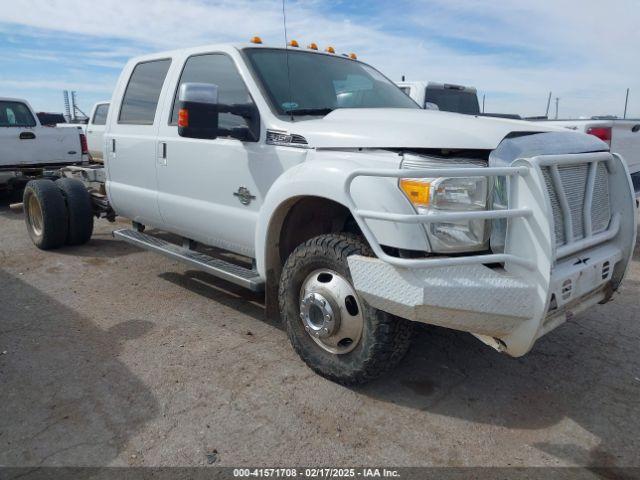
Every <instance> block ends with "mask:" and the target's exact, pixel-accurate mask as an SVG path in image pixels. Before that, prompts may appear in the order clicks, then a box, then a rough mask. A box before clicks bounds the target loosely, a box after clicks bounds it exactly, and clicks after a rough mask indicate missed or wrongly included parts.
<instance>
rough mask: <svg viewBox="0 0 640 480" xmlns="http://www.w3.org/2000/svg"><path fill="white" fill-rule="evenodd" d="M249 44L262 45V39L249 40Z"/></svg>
mask: <svg viewBox="0 0 640 480" xmlns="http://www.w3.org/2000/svg"><path fill="white" fill-rule="evenodd" d="M249 41H250V42H251V43H257V44H260V43H262V39H261V38H260V37H253V38H252V39H251V40H249Z"/></svg>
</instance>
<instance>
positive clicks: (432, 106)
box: [424, 102, 440, 110]
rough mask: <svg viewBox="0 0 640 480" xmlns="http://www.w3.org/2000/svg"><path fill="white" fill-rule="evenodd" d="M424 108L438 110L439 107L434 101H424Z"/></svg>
mask: <svg viewBox="0 0 640 480" xmlns="http://www.w3.org/2000/svg"><path fill="white" fill-rule="evenodd" d="M424 109H425V110H440V107H438V105H437V104H436V103H431V102H424Z"/></svg>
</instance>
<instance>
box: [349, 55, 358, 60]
mask: <svg viewBox="0 0 640 480" xmlns="http://www.w3.org/2000/svg"><path fill="white" fill-rule="evenodd" d="M349 58H350V59H351V60H357V59H358V56H357V55H356V54H355V53H350V54H349Z"/></svg>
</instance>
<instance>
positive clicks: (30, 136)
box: [20, 132, 36, 140]
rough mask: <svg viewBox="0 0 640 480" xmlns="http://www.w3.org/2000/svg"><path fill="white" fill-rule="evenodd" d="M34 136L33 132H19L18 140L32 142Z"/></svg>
mask: <svg viewBox="0 0 640 480" xmlns="http://www.w3.org/2000/svg"><path fill="white" fill-rule="evenodd" d="M35 138H36V134H35V133H33V132H20V140H33V139H35Z"/></svg>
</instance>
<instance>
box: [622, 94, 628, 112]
mask: <svg viewBox="0 0 640 480" xmlns="http://www.w3.org/2000/svg"><path fill="white" fill-rule="evenodd" d="M627 105H629V89H628V88H627V96H626V98H625V99H624V115H622V118H627Z"/></svg>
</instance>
